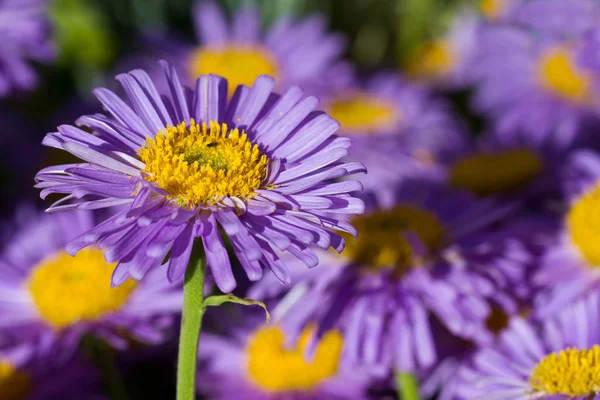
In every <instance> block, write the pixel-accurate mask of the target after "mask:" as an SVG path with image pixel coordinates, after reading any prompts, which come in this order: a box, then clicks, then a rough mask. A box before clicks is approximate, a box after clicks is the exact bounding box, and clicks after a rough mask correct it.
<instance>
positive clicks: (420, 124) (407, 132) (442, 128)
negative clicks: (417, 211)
mask: <svg viewBox="0 0 600 400" xmlns="http://www.w3.org/2000/svg"><path fill="white" fill-rule="evenodd" d="M323 108H324V110H325V111H326V112H327V113H328V114H329V115H331V116H332V117H333V118H334V119H335V120H336V121H338V122H339V123H340V124H341V126H342V127H341V131H340V133H341V134H342V135H344V136H346V137H349V138H351V139H352V141H353V143H354V144H355V145H354V146H353V147H352V157H353V158H354V159H356V160H358V161H360V162H362V163H363V164H365V165H367V167H368V169H369V178H368V179H363V181H362V183H363V185H365V187H366V188H367V189H370V188H371V186H372V185H376V186H377V187H378V188H380V187H383V186H385V185H383V184H382V182H388V183H389V184H391V185H394V186H395V184H396V183H397V182H399V181H401V180H403V179H405V178H411V177H415V176H423V177H439V176H443V171H444V169H443V168H442V167H441V166H440V162H442V161H444V160H445V159H446V157H447V156H448V155H449V154H453V153H455V152H457V151H458V149H463V148H464V147H466V146H467V139H466V135H464V134H463V132H462V126H461V125H460V124H459V123H457V122H456V121H455V120H454V118H453V116H452V113H451V112H450V109H449V105H448V104H447V103H446V102H444V101H443V100H442V99H439V98H436V97H434V96H433V95H432V94H431V92H430V91H429V89H427V88H425V87H423V86H420V85H416V84H413V83H410V82H408V81H406V80H405V79H404V78H403V77H401V76H399V75H397V74H392V73H381V74H378V75H375V76H373V77H372V78H370V79H368V80H367V81H366V82H364V84H362V85H356V86H355V87H351V88H350V89H347V90H346V91H341V92H338V93H337V94H334V95H332V96H330V97H328V98H327V99H326V101H325V102H324V106H323Z"/></svg>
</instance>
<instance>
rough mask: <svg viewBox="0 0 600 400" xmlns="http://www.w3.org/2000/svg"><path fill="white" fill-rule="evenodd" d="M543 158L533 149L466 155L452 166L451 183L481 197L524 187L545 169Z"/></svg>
mask: <svg viewBox="0 0 600 400" xmlns="http://www.w3.org/2000/svg"><path fill="white" fill-rule="evenodd" d="M543 165H544V164H543V161H542V159H541V158H540V157H539V156H538V155H537V154H535V153H533V152H531V151H529V150H504V151H498V152H489V153H478V154H474V155H471V156H468V157H465V158H462V159H460V160H458V161H457V162H455V163H454V165H452V166H451V169H450V182H451V184H452V185H453V186H454V187H457V188H462V189H466V190H468V191H470V192H471V193H474V194H476V195H479V196H487V195H492V194H500V193H504V192H509V191H511V190H516V189H520V188H522V187H523V186H526V185H527V184H528V183H530V182H531V181H532V180H533V179H535V178H536V177H537V176H538V175H539V174H540V173H541V171H542V169H543Z"/></svg>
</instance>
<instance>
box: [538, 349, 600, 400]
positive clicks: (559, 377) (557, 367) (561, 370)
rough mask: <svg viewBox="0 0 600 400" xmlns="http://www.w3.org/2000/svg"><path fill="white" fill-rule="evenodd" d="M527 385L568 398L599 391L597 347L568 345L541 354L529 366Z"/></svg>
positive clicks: (599, 370)
mask: <svg viewBox="0 0 600 400" xmlns="http://www.w3.org/2000/svg"><path fill="white" fill-rule="evenodd" d="M529 384H530V385H531V387H532V388H533V389H534V390H535V391H536V392H539V393H544V394H546V395H550V396H552V395H564V396H569V397H570V398H571V397H579V396H590V395H592V394H594V393H596V392H598V391H600V346H598V345H596V346H594V347H592V348H591V349H589V350H579V349H574V348H571V349H566V350H563V351H561V352H558V353H556V352H555V353H552V354H550V355H548V356H546V357H544V358H543V359H542V361H540V362H539V363H538V364H537V365H536V366H535V368H534V369H533V371H532V373H531V376H530V378H529Z"/></svg>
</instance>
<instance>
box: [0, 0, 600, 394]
mask: <svg viewBox="0 0 600 400" xmlns="http://www.w3.org/2000/svg"><path fill="white" fill-rule="evenodd" d="M46 7H47V4H45V2H43V1H39V0H38V1H35V0H27V1H15V0H0V37H7V35H8V37H9V39H10V40H2V43H0V97H1V96H8V95H9V94H11V93H13V94H14V92H15V91H17V90H22V89H33V88H34V87H35V84H36V80H35V74H34V73H33V71H34V70H35V67H33V66H31V65H29V64H28V62H29V61H30V60H36V61H44V62H51V60H52V56H53V52H52V51H51V46H50V44H49V43H51V39H50V36H49V34H48V32H49V31H48V22H47V20H46V18H47V9H46ZM190 13H191V15H192V17H193V21H194V24H195V28H196V34H197V41H196V42H195V43H187V44H185V43H184V44H182V43H180V42H179V41H176V40H174V39H173V40H172V41H170V40H169V39H164V40H162V41H161V43H160V44H159V43H156V41H154V40H153V41H149V43H152V45H153V46H156V48H154V47H153V48H152V49H149V50H148V52H147V54H140V55H139V57H137V58H138V59H139V60H141V61H140V63H139V64H138V65H137V66H136V67H135V68H134V69H132V70H130V71H128V72H125V73H121V74H118V75H117V76H116V80H117V81H118V83H119V84H120V87H119V88H115V87H114V86H113V83H109V84H107V85H106V86H108V87H109V88H110V89H109V88H97V89H95V90H94V91H93V94H94V95H95V97H96V98H97V99H98V101H99V103H100V104H101V106H102V111H101V112H98V113H95V114H87V115H83V116H81V117H79V118H78V119H77V120H76V121H74V122H71V121H65V122H68V123H72V124H71V125H60V126H58V128H57V129H56V131H55V132H50V133H47V134H46V136H45V137H44V139H43V141H42V144H43V145H45V146H47V147H50V148H53V149H58V150H60V151H59V152H58V153H61V154H62V155H61V156H54V157H53V158H51V160H50V161H47V162H45V163H44V164H45V167H44V168H42V169H41V170H40V171H39V172H38V173H37V175H35V187H36V188H38V189H40V195H41V197H42V199H44V200H46V202H45V205H46V213H44V212H42V211H40V210H39V209H38V208H36V207H35V206H34V205H33V203H34V201H33V200H31V201H26V200H24V201H23V202H22V203H24V204H19V206H18V207H17V209H16V210H17V211H15V212H14V213H13V214H14V215H13V216H12V218H9V219H8V220H7V221H5V222H4V224H3V230H2V242H1V251H0V400H4V399H7V400H44V399H50V400H55V399H97V400H101V399H107V398H112V396H114V395H115V394H114V393H115V391H113V390H112V389H114V388H113V385H112V384H113V383H114V382H112V380H114V379H113V378H114V377H113V378H111V374H110V373H107V371H106V369H107V368H106V365H105V364H106V363H103V362H96V363H94V362H93V361H94V360H93V359H94V357H92V356H90V351H89V349H87V350H86V347H90V346H92V347H93V346H94V343H95V345H96V346H98V343H100V346H105V347H103V348H102V350H101V352H104V353H108V355H110V356H113V355H115V354H117V355H125V356H126V358H127V356H128V355H129V356H130V359H129V360H127V362H131V363H135V362H144V360H142V361H139V360H136V354H137V353H136V350H140V349H145V350H146V351H148V350H150V352H152V351H154V350H156V349H158V350H156V351H157V352H161V353H169V354H168V355H167V356H166V357H164V358H165V361H164V362H165V363H172V361H173V360H172V359H171V357H170V352H172V351H171V350H172V348H171V347H172V346H170V343H171V342H172V341H173V340H174V339H175V338H176V334H177V328H178V327H177V325H178V322H179V319H180V314H181V310H182V302H183V286H184V282H185V277H186V270H187V268H189V267H188V266H189V265H191V264H190V263H193V262H194V261H195V260H196V259H197V257H198V254H201V257H204V260H205V263H206V266H207V278H208V279H207V281H206V284H205V291H206V292H209V293H232V292H234V293H236V294H237V295H239V296H240V297H248V298H251V299H254V300H258V301H262V302H264V303H265V304H266V305H267V306H268V308H269V310H270V312H271V315H272V321H271V322H270V323H268V324H265V323H264V320H262V319H261V318H259V317H258V316H257V315H254V312H253V310H252V309H249V308H246V309H242V308H241V307H238V306H233V307H231V309H228V308H223V309H215V310H213V311H211V313H209V315H208V320H207V323H206V324H205V327H204V328H203V329H204V331H206V334H204V332H203V335H202V337H201V341H200V348H199V352H198V361H199V364H198V371H197V380H198V395H199V396H203V397H202V398H207V399H217V400H235V399H250V400H253V399H256V400H263V399H264V400H285V399H298V400H317V399H333V400H351V399H365V400H366V399H378V398H381V399H383V398H389V396H392V397H393V396H398V397H399V398H400V397H402V396H413V397H407V398H406V399H405V400H414V398H422V399H443V400H477V399H481V400H483V399H489V400H517V399H522V400H526V399H554V400H559V399H560V400H567V399H580V400H584V399H600V330H599V329H600V326H599V325H598V324H599V322H598V320H599V319H600V318H599V317H600V146H598V144H599V143H600V139H599V138H600V96H599V95H597V93H600V30H599V28H598V27H599V25H598V21H600V3H598V2H597V1H595V0H483V1H482V2H481V5H480V6H479V7H478V8H473V7H471V8H468V9H464V10H461V12H459V13H457V14H456V16H455V20H454V21H453V23H452V24H451V25H450V26H449V29H448V30H447V31H446V32H445V34H444V35H442V36H440V37H438V38H435V39H434V40H431V42H429V43H425V44H423V46H422V47H420V48H418V49H417V50H415V51H414V54H413V55H412V56H413V57H412V59H411V61H410V62H409V63H408V64H407V68H406V69H405V71H403V72H399V71H394V70H386V71H380V72H376V73H370V74H367V73H362V71H360V73H359V71H358V68H357V67H355V66H354V65H352V64H351V63H350V62H348V61H346V60H344V58H343V57H344V54H345V53H346V51H347V43H346V40H345V38H344V37H343V36H342V35H339V34H334V33H330V32H328V31H327V27H326V23H325V19H323V18H321V17H320V16H309V17H303V18H292V17H282V18H279V19H278V20H277V21H275V22H274V23H272V25H271V26H270V27H268V28H266V27H265V25H266V24H265V23H264V21H263V20H262V18H261V15H260V13H259V10H258V8H256V7H251V6H243V7H241V8H240V9H239V10H237V12H236V13H234V15H232V16H231V18H228V17H227V16H226V14H225V13H224V12H223V10H222V9H221V8H220V7H219V5H218V4H216V3H214V2H212V1H202V2H199V3H198V4H197V5H196V6H195V7H194V8H193V10H191V11H190ZM5 31H6V33H5ZM3 35H4V36H3ZM11 38H12V39H11ZM165 43H166V44H165ZM157 54H160V57H157ZM158 58H161V60H159V59H158ZM13 89H14V90H13ZM459 92H460V93H469V94H470V97H469V109H470V110H471V112H472V114H474V115H477V116H478V117H480V119H481V121H482V124H481V125H482V126H483V127H482V128H481V129H478V130H477V131H473V129H470V128H469V124H468V123H467V122H466V121H463V120H461V118H460V117H459V114H458V113H457V111H456V110H455V107H453V105H452V104H453V103H452V101H450V99H453V98H454V97H455V96H456V95H457V93H459ZM0 111H1V110H0ZM2 115H3V114H2V113H0V119H2V120H3V121H4V122H5V128H6V121H8V117H6V118H5V117H3V116H2ZM10 118H11V121H12V120H13V119H14V118H13V116H11V117H10ZM15 125H18V123H15ZM8 129H10V132H7V133H5V136H6V137H8V136H11V135H14V131H15V130H16V129H19V128H18V127H9V128H8ZM1 138H3V136H0V139H1ZM4 139H6V138H4ZM4 139H3V140H2V141H0V143H9V145H10V146H11V147H12V148H15V149H16V148H17V147H13V144H12V142H13V141H14V138H13V137H12V136H11V138H10V140H9V139H7V140H6V142H5V140H4ZM19 146H20V147H18V149H21V148H23V145H21V144H19ZM25 147H27V146H25ZM23 151H28V150H27V149H26V148H23V150H21V151H20V152H23ZM32 151H33V150H32ZM58 153H53V154H58ZM63 153H69V154H68V156H67V157H68V158H67V157H65V156H64V154H63ZM59 157H63V158H59ZM8 158H10V157H8ZM57 159H60V160H61V161H60V162H55V160H57ZM63 159H65V160H68V161H66V162H68V163H62V160H63ZM18 162H22V160H16V163H15V164H14V165H18ZM47 198H48V200H47ZM49 200H52V203H50V201H49ZM242 272H243V273H242ZM223 310H226V311H223ZM238 313H239V315H238ZM90 343H92V344H91V345H90ZM161 356H162V355H161ZM99 369H100V370H102V371H99ZM401 376H410V377H412V378H414V380H415V381H416V382H417V384H418V391H417V392H415V393H412V395H410V394H408V392H409V390H408V389H406V388H405V387H403V386H402V383H401V382H405V381H403V380H402V379H395V378H398V377H401ZM107 388H108V389H107ZM116 392H118V390H116ZM386 396H388V397H386ZM414 396H416V397H414ZM115 398H116V397H115Z"/></svg>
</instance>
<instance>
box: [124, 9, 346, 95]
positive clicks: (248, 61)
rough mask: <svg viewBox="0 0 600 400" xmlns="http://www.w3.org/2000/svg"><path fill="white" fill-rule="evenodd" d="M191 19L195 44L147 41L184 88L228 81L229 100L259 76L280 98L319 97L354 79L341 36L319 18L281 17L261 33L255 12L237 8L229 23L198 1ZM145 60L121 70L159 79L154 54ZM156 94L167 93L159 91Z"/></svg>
mask: <svg viewBox="0 0 600 400" xmlns="http://www.w3.org/2000/svg"><path fill="white" fill-rule="evenodd" d="M192 16H193V19H194V25H195V29H196V37H197V43H195V44H189V43H184V42H181V41H177V40H169V39H165V38H151V39H150V43H152V47H153V51H154V52H156V49H158V51H159V53H160V57H161V58H164V59H166V60H167V61H169V62H171V63H172V64H173V65H174V66H175V69H176V70H177V71H178V72H179V73H180V75H181V78H182V82H183V83H184V84H189V85H193V83H194V82H195V81H196V79H197V78H198V77H199V76H201V75H206V74H217V75H220V76H222V77H224V78H225V79H227V81H228V82H229V95H232V94H233V91H234V90H235V88H236V87H237V86H238V85H246V86H251V85H252V83H253V82H254V80H255V79H256V78H257V77H258V76H260V75H269V76H272V77H274V78H275V79H276V81H277V86H276V90H277V91H279V92H281V91H283V90H285V89H288V88H290V87H291V86H299V87H301V88H302V89H303V90H306V92H307V93H308V94H310V95H323V94H327V93H329V92H330V91H331V90H334V89H339V88H343V87H345V86H346V85H348V84H349V83H350V81H351V79H352V75H353V70H352V67H351V65H350V64H349V63H347V62H345V61H342V59H341V56H342V55H343V53H344V52H345V49H346V40H345V38H344V37H343V36H342V35H340V34H332V33H328V32H327V31H326V26H325V22H326V21H325V18H323V17H322V16H319V15H315V16H311V17H308V18H305V19H301V20H296V19H294V18H293V17H292V16H289V15H288V16H284V17H282V18H280V19H279V20H277V21H275V23H274V25H273V26H272V27H271V28H269V29H267V30H265V31H263V30H262V25H263V21H262V19H261V16H260V10H259V9H258V8H257V7H256V6H250V5H246V6H243V7H241V8H240V9H239V10H238V11H237V12H236V13H235V15H234V16H233V19H232V20H231V21H227V19H226V15H225V14H224V12H223V11H222V10H221V9H220V8H219V6H218V5H217V4H216V3H215V2H214V1H210V0H208V1H199V2H198V4H197V5H196V6H195V8H194V10H193V15H192ZM149 56H150V57H147V56H144V55H143V54H142V55H140V56H138V57H135V59H138V60H135V59H127V60H126V61H125V65H134V66H135V67H141V68H142V69H145V70H147V71H148V72H149V73H150V75H151V76H152V77H154V76H155V75H156V76H160V75H161V71H160V70H159V69H158V68H156V63H155V61H154V59H155V58H156V54H150V55H149ZM140 57H141V58H142V60H141V62H140V61H139V58H140ZM144 59H145V60H144ZM158 89H159V91H160V92H161V93H162V92H163V89H165V90H164V92H167V91H168V88H167V87H166V86H162V85H160V86H158Z"/></svg>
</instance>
